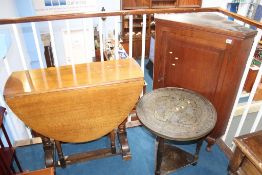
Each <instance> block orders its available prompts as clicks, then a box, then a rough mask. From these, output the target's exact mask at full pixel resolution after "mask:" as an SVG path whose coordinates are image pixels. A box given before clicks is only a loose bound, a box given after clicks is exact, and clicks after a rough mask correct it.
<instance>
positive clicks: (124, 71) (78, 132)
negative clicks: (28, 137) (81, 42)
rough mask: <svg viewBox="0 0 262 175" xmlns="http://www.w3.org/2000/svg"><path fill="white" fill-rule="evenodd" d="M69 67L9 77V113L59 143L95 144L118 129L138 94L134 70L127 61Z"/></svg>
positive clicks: (139, 81) (137, 70) (138, 81)
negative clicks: (91, 141)
mask: <svg viewBox="0 0 262 175" xmlns="http://www.w3.org/2000/svg"><path fill="white" fill-rule="evenodd" d="M74 67H75V68H72V66H64V67H58V68H47V69H37V70H30V71H20V72H14V73H12V75H11V76H10V77H9V79H8V80H7V83H6V86H5V89H4V97H5V100H6V102H7V104H8V105H9V107H10V109H11V110H12V111H13V112H14V113H15V114H16V115H17V116H18V117H19V118H20V119H21V120H22V121H23V122H24V123H25V124H26V125H28V126H29V127H30V128H32V129H33V130H35V131H37V132H38V133H40V134H42V135H44V136H47V137H50V138H54V139H55V140H59V141H65V142H84V141H90V140H95V139H97V138H100V137H101V136H104V135H105V134H107V133H109V132H110V131H112V130H113V129H114V128H117V126H118V125H119V124H121V122H123V121H124V119H125V118H126V117H127V115H128V113H129V112H130V111H131V110H132V108H133V107H134V105H135V103H136V102H137V100H138V98H139V95H140V93H141V91H142V88H143V84H144V81H143V74H142V71H141V70H140V67H139V65H138V64H137V63H136V62H135V61H134V60H133V59H126V60H113V61H106V62H96V63H88V64H80V65H75V66H74ZM58 70H59V71H58ZM74 70H75V71H74Z"/></svg>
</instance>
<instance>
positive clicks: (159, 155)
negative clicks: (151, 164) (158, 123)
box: [155, 137, 165, 175]
mask: <svg viewBox="0 0 262 175" xmlns="http://www.w3.org/2000/svg"><path fill="white" fill-rule="evenodd" d="M157 142H158V145H157V155H156V170H155V175H160V174H161V163H162V159H163V153H164V143H165V139H163V138H161V137H157Z"/></svg>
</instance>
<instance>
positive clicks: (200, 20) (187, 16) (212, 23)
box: [155, 12, 256, 36]
mask: <svg viewBox="0 0 262 175" xmlns="http://www.w3.org/2000/svg"><path fill="white" fill-rule="evenodd" d="M155 18H156V19H161V20H168V21H175V22H179V23H186V24H190V25H196V26H200V27H209V28H213V29H216V30H220V31H226V32H237V33H239V34H242V35H244V36H247V35H255V34H256V31H255V30H252V29H249V28H247V27H244V26H242V25H239V24H237V23H236V22H234V21H230V20H228V19H227V18H225V17H223V16H221V14H219V13H214V12H198V13H179V14H156V15H155Z"/></svg>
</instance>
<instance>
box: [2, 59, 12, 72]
mask: <svg viewBox="0 0 262 175" xmlns="http://www.w3.org/2000/svg"><path fill="white" fill-rule="evenodd" d="M4 64H5V70H6V72H7V74H8V76H9V75H11V71H10V67H9V64H8V61H7V59H6V58H4Z"/></svg>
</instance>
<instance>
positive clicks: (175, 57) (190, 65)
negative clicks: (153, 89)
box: [164, 33, 226, 101]
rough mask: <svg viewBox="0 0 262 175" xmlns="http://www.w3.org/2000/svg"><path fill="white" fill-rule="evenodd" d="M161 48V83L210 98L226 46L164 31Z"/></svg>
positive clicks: (217, 78) (218, 77)
mask: <svg viewBox="0 0 262 175" xmlns="http://www.w3.org/2000/svg"><path fill="white" fill-rule="evenodd" d="M167 38H169V39H168V40H167V47H166V48H167V49H166V51H165V56H164V57H165V58H164V60H165V63H164V64H165V72H164V77H165V78H164V86H165V87H168V86H176V87H182V88H187V89H191V90H194V91H196V92H199V93H201V94H202V95H204V96H206V97H207V98H208V99H209V100H211V101H213V100H212V99H213V97H214V95H215V92H216V88H217V86H218V83H219V82H221V81H220V79H221V78H223V76H224V75H223V73H222V74H221V73H220V72H221V69H222V65H224V63H223V62H224V61H226V60H224V59H225V56H224V55H225V51H226V49H224V50H223V49H221V48H220V49H218V48H214V47H212V44H209V45H206V44H203V43H202V44H200V43H194V42H193V38H191V40H190V38H189V37H188V38H185V36H184V37H183V38H182V39H181V38H179V37H177V36H176V35H172V33H168V34H167Z"/></svg>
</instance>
